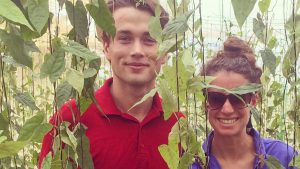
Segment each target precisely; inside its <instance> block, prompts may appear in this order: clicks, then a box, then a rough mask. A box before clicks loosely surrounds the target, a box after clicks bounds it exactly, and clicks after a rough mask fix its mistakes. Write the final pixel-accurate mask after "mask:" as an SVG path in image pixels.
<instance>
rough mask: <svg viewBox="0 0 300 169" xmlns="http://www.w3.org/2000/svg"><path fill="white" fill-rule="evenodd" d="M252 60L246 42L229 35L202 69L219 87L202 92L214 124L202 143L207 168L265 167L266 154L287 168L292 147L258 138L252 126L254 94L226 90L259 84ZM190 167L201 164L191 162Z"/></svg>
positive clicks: (255, 98) (259, 71)
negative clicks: (232, 92)
mask: <svg viewBox="0 0 300 169" xmlns="http://www.w3.org/2000/svg"><path fill="white" fill-rule="evenodd" d="M255 62H256V60H255V55H254V53H253V51H252V49H251V48H250V47H249V46H248V44H247V43H246V42H245V41H243V40H241V39H239V38H237V37H234V36H232V37H229V38H228V39H227V40H226V41H225V43H224V50H221V51H219V52H218V54H217V55H216V56H215V57H214V58H213V59H212V60H210V61H209V62H208V63H207V64H206V65H205V66H204V68H203V70H202V75H203V76H204V75H205V76H214V77H215V79H214V80H213V81H212V82H211V85H215V86H218V87H217V88H218V89H217V88H209V89H207V90H206V91H205V92H204V93H205V95H206V96H207V103H206V106H207V112H208V120H209V122H210V124H211V126H212V128H213V132H211V133H210V134H209V136H208V139H207V140H206V141H205V143H204V145H203V149H204V151H205V153H206V155H207V168H211V169H221V168H222V169H253V168H262V169H266V168H268V167H267V165H266V163H265V160H266V159H267V158H272V157H269V155H271V156H273V157H275V158H277V159H278V160H279V161H280V162H281V165H282V166H283V167H284V168H288V164H289V162H290V161H291V160H292V158H293V148H291V147H289V146H287V145H286V144H285V143H283V142H281V141H278V140H271V139H265V138H260V135H259V133H258V132H257V131H256V130H255V129H253V128H252V125H251V121H250V118H251V113H250V107H251V106H256V104H257V94H255V93H246V94H242V95H238V96H237V95H235V94H229V93H228V92H226V90H227V89H228V90H231V89H234V88H237V87H241V86H244V85H247V84H249V83H257V84H260V77H261V74H262V70H261V69H260V68H258V67H257V66H256V64H255ZM221 88H224V89H226V90H221ZM191 168H192V169H197V168H204V167H199V165H197V164H196V163H194V164H193V165H192V166H191Z"/></svg>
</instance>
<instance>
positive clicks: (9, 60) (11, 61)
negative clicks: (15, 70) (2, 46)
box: [2, 56, 25, 67]
mask: <svg viewBox="0 0 300 169" xmlns="http://www.w3.org/2000/svg"><path fill="white" fill-rule="evenodd" d="M2 61H3V62H4V63H7V64H10V65H13V66H14V67H25V66H24V65H22V64H19V63H17V62H16V61H15V59H14V58H13V57H11V56H3V57H2Z"/></svg>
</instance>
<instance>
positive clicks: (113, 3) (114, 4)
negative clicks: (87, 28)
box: [102, 0, 169, 41]
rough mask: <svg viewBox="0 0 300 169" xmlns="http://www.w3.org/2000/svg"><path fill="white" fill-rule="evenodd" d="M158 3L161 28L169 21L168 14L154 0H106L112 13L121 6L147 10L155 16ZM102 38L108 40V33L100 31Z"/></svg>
mask: <svg viewBox="0 0 300 169" xmlns="http://www.w3.org/2000/svg"><path fill="white" fill-rule="evenodd" d="M157 5H159V7H160V11H161V14H160V25H161V27H162V28H164V27H165V25H166V24H167V23H168V21H169V14H168V13H167V12H166V10H165V9H164V8H163V7H162V6H161V5H160V4H159V3H157V2H156V0H108V1H107V7H108V8H109V10H110V12H111V13H114V11H115V10H117V9H119V8H123V7H135V8H137V9H138V10H141V11H146V12H149V13H150V14H151V15H152V16H155V8H156V7H157ZM102 40H103V41H109V35H108V34H107V33H105V32H103V33H102Z"/></svg>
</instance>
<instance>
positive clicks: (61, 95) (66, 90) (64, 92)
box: [56, 81, 74, 108]
mask: <svg viewBox="0 0 300 169" xmlns="http://www.w3.org/2000/svg"><path fill="white" fill-rule="evenodd" d="M73 97H74V93H73V87H72V85H70V84H69V83H68V82H66V81H65V82H63V83H61V84H59V85H58V86H57V88H56V103H57V106H58V108H60V107H61V106H62V105H63V104H64V103H65V102H66V101H68V100H69V99H71V98H73Z"/></svg>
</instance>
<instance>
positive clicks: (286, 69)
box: [282, 41, 300, 82]
mask: <svg viewBox="0 0 300 169" xmlns="http://www.w3.org/2000/svg"><path fill="white" fill-rule="evenodd" d="M295 53H296V56H297V57H296V58H295ZM299 53H300V46H296V52H295V48H294V44H293V41H292V42H291V44H290V46H289V47H288V50H287V52H286V53H285V55H284V59H283V65H282V74H283V76H284V77H285V78H287V79H288V80H289V82H290V80H291V78H292V77H293V75H294V73H295V67H294V62H295V59H298V57H299Z"/></svg>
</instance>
